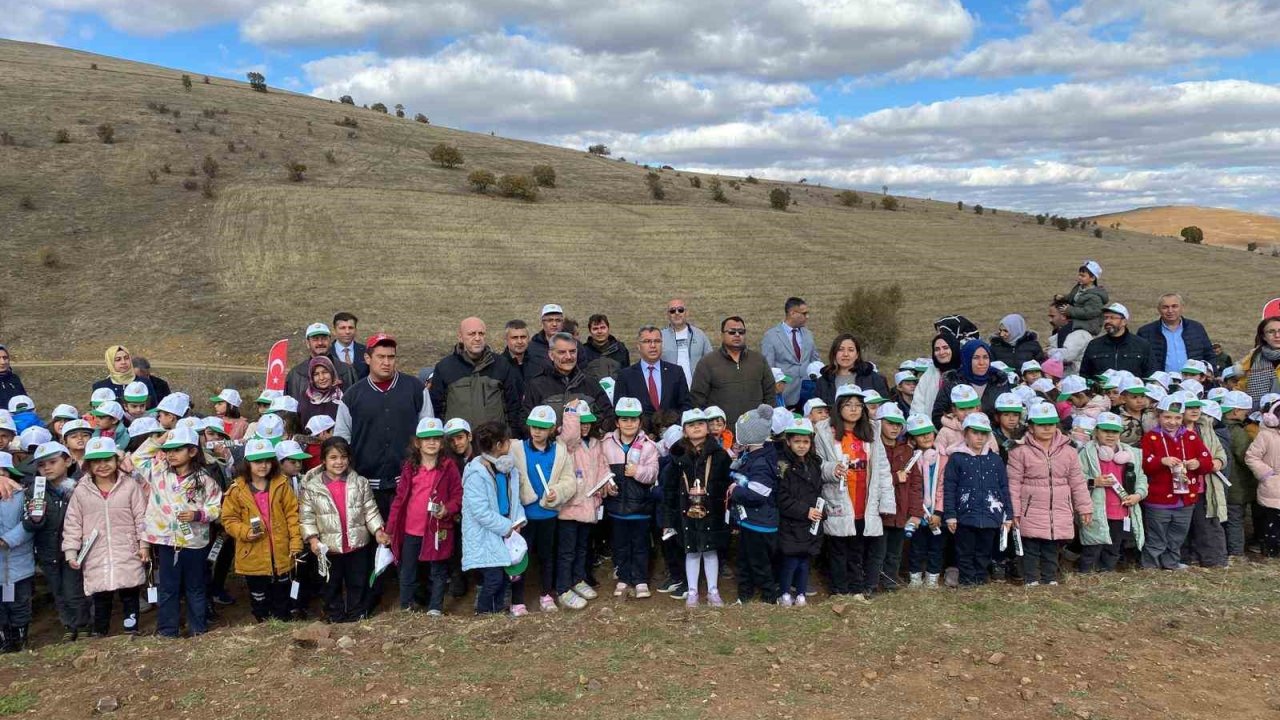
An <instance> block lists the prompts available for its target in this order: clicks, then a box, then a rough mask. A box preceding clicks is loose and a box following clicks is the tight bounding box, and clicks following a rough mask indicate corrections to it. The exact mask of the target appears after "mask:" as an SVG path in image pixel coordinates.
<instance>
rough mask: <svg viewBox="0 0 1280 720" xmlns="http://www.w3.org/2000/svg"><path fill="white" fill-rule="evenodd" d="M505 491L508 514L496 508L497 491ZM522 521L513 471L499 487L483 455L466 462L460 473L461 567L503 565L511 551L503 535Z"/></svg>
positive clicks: (518, 493)
mask: <svg viewBox="0 0 1280 720" xmlns="http://www.w3.org/2000/svg"><path fill="white" fill-rule="evenodd" d="M500 490H501V491H502V492H504V493H506V497H507V501H506V502H507V508H508V509H507V514H506V515H503V514H502V513H501V512H499V505H498V492H499V491H500ZM522 521H524V507H523V506H522V505H521V504H520V478H519V477H518V476H517V475H516V474H514V473H512V474H509V475H507V477H506V483H504V485H503V487H501V488H499V487H498V483H497V477H496V476H495V475H494V474H493V472H492V471H490V470H489V466H488V465H487V464H486V463H485V460H484V458H483V457H480V456H477V457H475V458H474V459H472V460H471V462H469V463H467V469H466V471H465V472H464V473H463V474H462V569H463V571H467V570H476V569H480V568H492V567H499V568H504V567H507V566H508V565H510V564H511V554H510V552H509V551H508V550H507V545H506V543H505V542H503V539H504V538H505V537H506V536H507V535H509V534H511V528H512V527H514V526H515V524H516V523H518V522H522Z"/></svg>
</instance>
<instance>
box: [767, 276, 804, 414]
mask: <svg viewBox="0 0 1280 720" xmlns="http://www.w3.org/2000/svg"><path fill="white" fill-rule="evenodd" d="M808 324H809V305H808V304H807V303H805V301H804V300H802V299H800V298H798V297H790V298H787V302H786V304H785V305H783V319H782V322H780V323H778V324H777V325H774V326H773V327H771V328H769V329H768V330H767V331H766V332H765V334H764V340H763V341H761V343H760V353H761V354H762V355H764V359H765V362H767V363H769V367H775V368H778V369H779V370H781V371H782V372H784V373H786V374H787V376H788V377H790V378H791V381H790V382H788V383H787V387H786V390H785V391H784V392H783V394H782V398H783V402H785V403H786V406H787V407H795V405H796V403H797V402H799V400H800V383H801V382H803V380H804V378H805V377H806V368H808V367H809V363H812V362H817V360H818V349H817V347H816V346H815V345H814V341H813V333H812V332H810V331H809V328H807V327H805V326H806V325H808Z"/></svg>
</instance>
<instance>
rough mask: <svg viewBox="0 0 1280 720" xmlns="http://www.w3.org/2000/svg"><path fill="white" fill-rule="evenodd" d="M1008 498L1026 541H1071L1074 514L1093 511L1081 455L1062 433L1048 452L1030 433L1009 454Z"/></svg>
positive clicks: (1056, 434) (1057, 436) (1052, 441)
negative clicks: (1027, 539)
mask: <svg viewBox="0 0 1280 720" xmlns="http://www.w3.org/2000/svg"><path fill="white" fill-rule="evenodd" d="M952 462H955V458H952ZM1009 495H1010V496H1011V497H1012V498H1013V516H1014V518H1016V519H1017V520H1018V530H1019V532H1021V533H1022V537H1025V538H1038V539H1040V540H1070V539H1072V538H1073V537H1075V519H1074V517H1075V514H1080V515H1084V514H1087V513H1092V512H1093V498H1092V497H1090V495H1089V486H1088V484H1087V483H1086V482H1085V479H1084V471H1083V470H1082V469H1081V467H1080V455H1079V454H1078V452H1077V451H1076V449H1075V447H1074V446H1073V445H1072V444H1071V439H1070V438H1068V437H1067V436H1066V435H1063V434H1062V432H1061V431H1058V432H1055V433H1054V434H1053V438H1052V439H1050V440H1049V449H1048V450H1047V451H1046V450H1045V449H1044V448H1043V447H1041V446H1040V444H1039V443H1037V442H1036V441H1035V440H1034V439H1033V438H1032V437H1031V436H1030V434H1028V436H1027V437H1025V438H1023V440H1022V442H1021V444H1019V445H1018V447H1016V448H1014V449H1012V450H1010V451H1009Z"/></svg>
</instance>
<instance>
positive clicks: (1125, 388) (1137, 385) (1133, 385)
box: [1119, 377, 1147, 395]
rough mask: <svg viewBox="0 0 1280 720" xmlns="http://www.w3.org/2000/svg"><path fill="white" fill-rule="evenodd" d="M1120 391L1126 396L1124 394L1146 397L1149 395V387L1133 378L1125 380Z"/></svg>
mask: <svg viewBox="0 0 1280 720" xmlns="http://www.w3.org/2000/svg"><path fill="white" fill-rule="evenodd" d="M1119 390H1120V393H1121V394H1124V393H1129V394H1130V395H1146V394H1147V386H1146V385H1143V384H1142V381H1141V380H1139V379H1138V378H1136V377H1131V378H1129V379H1127V380H1125V381H1124V382H1123V383H1121V384H1120V387H1119Z"/></svg>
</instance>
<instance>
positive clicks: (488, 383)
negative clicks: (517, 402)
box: [444, 373, 507, 427]
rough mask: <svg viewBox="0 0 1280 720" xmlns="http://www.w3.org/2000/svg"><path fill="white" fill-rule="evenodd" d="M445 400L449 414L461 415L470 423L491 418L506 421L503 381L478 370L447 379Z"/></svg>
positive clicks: (491, 419) (472, 425) (478, 422)
mask: <svg viewBox="0 0 1280 720" xmlns="http://www.w3.org/2000/svg"><path fill="white" fill-rule="evenodd" d="M444 402H445V408H446V409H447V410H448V411H449V417H460V418H462V419H463V420H466V421H467V422H469V423H471V427H478V426H479V425H480V424H482V423H486V422H490V421H496V422H500V423H506V421H507V410H506V398H505V394H504V393H503V391H502V383H500V382H498V381H497V380H495V379H493V378H491V377H488V376H485V375H481V374H479V373H472V374H471V375H468V376H466V377H464V378H460V379H458V380H455V381H453V382H452V383H450V384H449V390H448V392H447V393H446V394H445V399H444Z"/></svg>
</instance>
